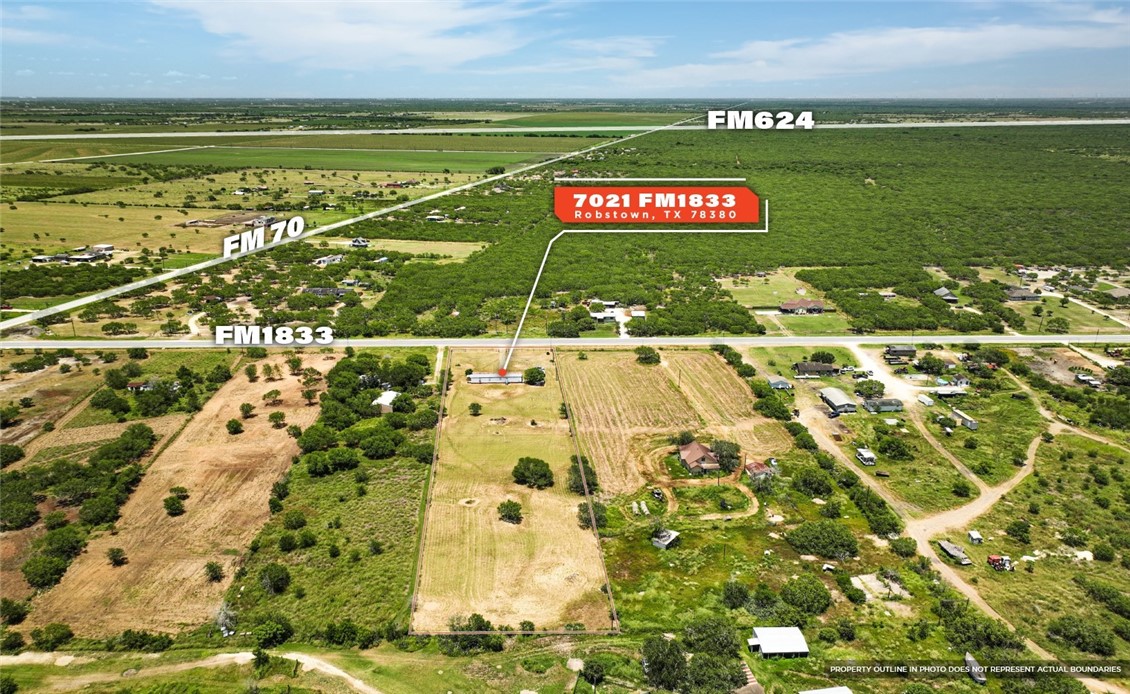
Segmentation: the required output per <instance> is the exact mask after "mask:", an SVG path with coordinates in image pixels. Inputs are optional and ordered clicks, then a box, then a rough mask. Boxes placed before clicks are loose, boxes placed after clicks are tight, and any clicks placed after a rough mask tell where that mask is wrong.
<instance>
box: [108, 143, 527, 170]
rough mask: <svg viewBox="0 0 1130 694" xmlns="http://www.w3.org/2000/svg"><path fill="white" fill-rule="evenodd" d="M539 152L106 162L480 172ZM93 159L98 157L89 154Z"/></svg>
mask: <svg viewBox="0 0 1130 694" xmlns="http://www.w3.org/2000/svg"><path fill="white" fill-rule="evenodd" d="M543 158H545V157H544V156H531V154H530V153H529V152H521V153H517V154H514V153H504V152H397V151H381V152H365V151H356V150H296V149H291V148H281V149H270V150H266V149H262V148H259V147H223V148H218V147H216V148H207V149H193V150H184V151H180V152H165V153H162V154H138V155H135V156H129V157H117V158H115V159H107V160H105V161H108V162H121V163H125V162H129V163H142V162H144V163H150V164H214V165H219V166H239V167H248V166H261V167H274V168H280V169H302V168H305V167H310V168H314V169H335V170H336V169H344V170H347V171H433V172H441V171H444V170H445V169H450V170H451V171H454V172H484V171H486V170H487V169H488V168H491V167H493V166H504V167H506V166H511V167H512V166H514V165H515V164H519V163H522V162H526V161H537V160H539V159H543ZM92 161H102V160H99V159H94V160H92Z"/></svg>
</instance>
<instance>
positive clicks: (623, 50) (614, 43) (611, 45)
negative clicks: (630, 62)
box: [562, 36, 663, 58]
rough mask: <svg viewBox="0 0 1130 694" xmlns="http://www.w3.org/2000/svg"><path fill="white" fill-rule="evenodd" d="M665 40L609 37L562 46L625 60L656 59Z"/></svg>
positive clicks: (577, 40) (651, 37)
mask: <svg viewBox="0 0 1130 694" xmlns="http://www.w3.org/2000/svg"><path fill="white" fill-rule="evenodd" d="M661 43H663V39H662V38H661V37H658V36H608V37H605V38H601V39H572V40H569V41H563V42H562V44H563V45H565V46H567V47H568V48H571V49H573V50H575V51H578V52H581V53H587V54H590V55H613V56H619V57H623V58H654V57H655V49H656V47H658V46H659V44H661Z"/></svg>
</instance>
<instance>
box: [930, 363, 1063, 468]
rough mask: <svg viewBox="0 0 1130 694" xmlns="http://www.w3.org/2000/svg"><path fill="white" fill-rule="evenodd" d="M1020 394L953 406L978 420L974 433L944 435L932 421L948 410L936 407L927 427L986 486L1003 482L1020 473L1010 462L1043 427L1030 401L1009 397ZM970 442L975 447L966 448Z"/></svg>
mask: <svg viewBox="0 0 1130 694" xmlns="http://www.w3.org/2000/svg"><path fill="white" fill-rule="evenodd" d="M1004 382H1005V383H1008V384H1009V385H1011V383H1012V382H1011V381H1004ZM1020 392H1021V391H1020V390H1019V389H1017V388H1009V389H1006V390H1002V391H999V392H996V393H971V394H970V395H967V396H965V397H963V398H960V399H959V401H958V402H954V403H953V404H954V406H955V407H957V408H958V409H959V410H961V411H962V412H964V413H966V414H968V415H969V416H970V417H973V418H974V419H976V420H977V425H978V428H977V431H970V430H969V429H966V428H965V427H963V426H958V427H955V428H954V431H953V436H945V435H943V434H942V432H941V430H940V428H939V427H938V425H937V424H934V423H933V422H932V421H931V419H932V417H933V416H934V415H937V414H942V415H949V414H950V413H949V412H948V410H947V408H945V407H940V408H939V407H937V406H935V407H934V408H932V409H930V410H929V413H930V416H928V417H927V418H926V425H927V426H928V427H930V428H931V431H932V432H933V433H934V435H935V438H937V439H938V441H940V442H941V444H942V445H943V446H944V447H945V448H946V450H947V451H949V452H950V453H952V454H953V455H954V457H956V458H957V459H958V460H960V461H961V462H963V463H965V465H966V467H968V468H969V469H970V470H972V471H973V472H975V473H977V475H979V476H980V477H981V478H982V479H984V480H985V481H986V482H988V483H989V484H997V483H999V482H1003V481H1004V480H1006V479H1008V478H1009V477H1012V476H1013V475H1014V474H1016V472H1017V470H1018V469H1019V468H1017V467H1016V466H1015V465H1014V464H1013V462H1012V460H1013V458H1015V457H1017V456H1019V457H1021V458H1023V457H1024V455H1025V453H1026V452H1027V450H1028V444H1030V443H1031V442H1032V439H1034V438H1035V437H1036V436H1038V435H1039V434H1040V432H1042V431H1043V430H1044V428H1045V426H1046V423H1045V421H1044V419H1043V418H1042V417H1041V416H1040V413H1039V411H1038V410H1037V409H1036V406H1035V404H1034V403H1033V402H1032V401H1031V400H1030V399H1027V398H1026V399H1023V400H1017V399H1014V398H1013V397H1011V396H1012V394H1013V393H1020ZM970 440H973V441H974V442H975V443H976V448H966V443H967V442H968V441H970Z"/></svg>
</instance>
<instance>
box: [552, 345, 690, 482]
mask: <svg viewBox="0 0 1130 694" xmlns="http://www.w3.org/2000/svg"><path fill="white" fill-rule="evenodd" d="M579 354H580V353H579V352H573V351H564V350H558V352H557V364H558V367H559V368H560V369H561V378H562V380H563V381H564V383H563V388H564V391H565V396H566V398H567V399H568V403H569V408H570V411H571V412H572V415H573V420H574V425H575V426H576V428H577V433H578V435H579V436H580V437H581V449H582V450H583V451H584V452H585V455H587V456H588V458H589V460H590V461H592V464H593V467H594V468H595V469H596V476H597V480H598V481H599V483H600V487H601V489H602V490H603V491H606V492H611V493H614V494H624V493H628V492H632V491H635V490H636V489H639V488H640V486H642V485H643V484H644V482H645V481H646V480H645V477H644V472H645V470H646V467H645V466H644V464H643V459H644V458H645V457H646V453H647V451H648V450H649V449H651V448H653V444H652V439H653V438H655V437H656V436H666V435H667V434H671V433H675V432H678V431H681V430H683V429H691V430H694V429H697V428H699V426H701V425H702V423H703V420H702V419H701V418H700V417H699V416H698V415H697V414H696V413H695V411H694V409H693V408H691V406H690V404H689V403H688V402H687V399H686V397H684V395H683V394H682V392H680V391H679V388H678V386H677V385H676V384H675V380H674V379H673V378H672V377H671V374H670V373H669V372H668V371H667V370H666V369H663V368H662V367H659V366H642V365H640V364H637V363H636V355H635V354H634V353H632V352H631V351H628V350H625V351H608V352H603V351H601V352H597V351H588V352H586V355H587V357H588V358H587V359H585V360H583V361H582V360H581V359H579V356H578V355H579Z"/></svg>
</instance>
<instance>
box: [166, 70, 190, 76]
mask: <svg viewBox="0 0 1130 694" xmlns="http://www.w3.org/2000/svg"><path fill="white" fill-rule="evenodd" d="M165 77H188V73H186V72H181V71H180V70H169V71H168V72H166V73H165Z"/></svg>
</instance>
